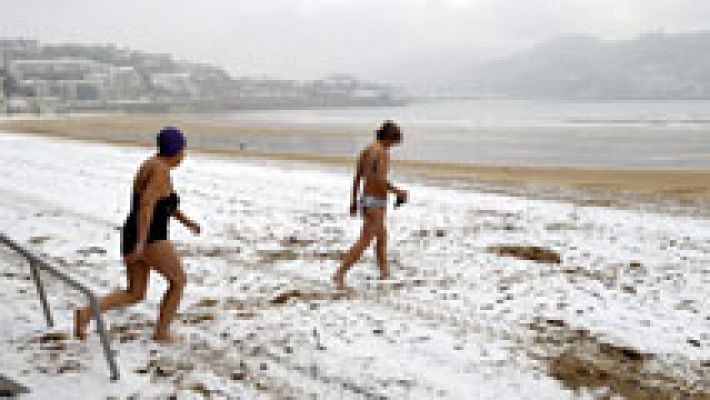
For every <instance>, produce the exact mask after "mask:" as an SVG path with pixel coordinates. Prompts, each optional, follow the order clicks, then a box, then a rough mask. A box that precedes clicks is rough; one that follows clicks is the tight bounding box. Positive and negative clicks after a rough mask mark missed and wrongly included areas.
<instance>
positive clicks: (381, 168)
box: [377, 152, 407, 201]
mask: <svg viewBox="0 0 710 400" xmlns="http://www.w3.org/2000/svg"><path fill="white" fill-rule="evenodd" d="M389 163H390V156H389V153H387V152H382V154H381V155H380V158H379V160H378V165H377V175H378V178H379V179H381V180H383V181H384V182H385V185H386V187H387V191H388V192H392V193H394V194H396V195H397V196H398V197H400V198H402V199H403V200H404V201H406V200H407V191H406V190H402V189H400V188H398V187H397V186H395V185H393V184H392V182H390V181H389V180H388V179H387V175H388V174H389Z"/></svg>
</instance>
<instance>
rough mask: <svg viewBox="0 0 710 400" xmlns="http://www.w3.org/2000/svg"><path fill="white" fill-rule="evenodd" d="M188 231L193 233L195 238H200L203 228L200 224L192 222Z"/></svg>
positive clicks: (188, 226)
mask: <svg viewBox="0 0 710 400" xmlns="http://www.w3.org/2000/svg"><path fill="white" fill-rule="evenodd" d="M187 229H189V230H190V232H192V234H193V235H195V236H200V233H202V227H201V226H200V224H198V223H197V222H194V221H190V223H189V224H188V225H187Z"/></svg>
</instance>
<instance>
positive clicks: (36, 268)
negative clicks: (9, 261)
mask: <svg viewBox="0 0 710 400" xmlns="http://www.w3.org/2000/svg"><path fill="white" fill-rule="evenodd" d="M0 243H3V244H5V245H6V246H7V247H9V248H11V249H12V250H14V251H15V252H17V253H19V254H20V255H21V256H22V257H24V258H25V259H26V260H27V261H28V262H29V263H30V270H31V271H32V279H33V280H34V281H35V285H36V286H37V292H38V293H39V298H40V301H41V302H42V307H43V308H44V317H45V319H46V320H47V325H48V326H50V327H52V326H54V321H53V320H52V313H51V310H50V309H49V303H48V302H47V296H46V293H45V291H44V285H43V284H42V279H41V277H40V270H45V271H46V272H48V273H50V274H52V275H54V276H55V277H56V278H58V279H60V280H62V281H64V282H65V283H66V284H67V285H69V286H71V287H72V288H74V289H76V290H78V291H79V292H81V293H82V294H83V295H84V296H86V297H87V298H88V299H89V308H90V310H91V314H92V316H93V318H94V320H96V330H97V331H98V333H99V338H100V340H101V346H102V347H103V351H104V356H105V357H106V362H107V363H108V368H109V371H110V373H111V380H112V381H117V380H118V379H119V371H118V365H117V364H116V360H115V358H114V355H113V351H112V350H111V342H110V341H109V338H108V334H107V332H106V328H105V327H104V322H103V319H102V318H101V308H100V307H99V302H98V300H97V298H96V295H94V292H92V291H91V289H89V288H88V287H86V286H84V285H83V284H82V283H81V282H79V281H77V280H76V279H74V278H72V277H71V276H69V275H67V274H66V273H65V272H63V271H60V270H59V269H57V268H55V267H53V266H52V265H50V264H48V263H47V262H45V261H43V260H42V259H40V258H38V257H37V256H35V255H34V254H32V253H30V252H29V251H28V250H27V249H25V248H24V247H22V246H20V245H19V244H17V243H15V242H14V241H12V240H10V239H9V238H8V237H7V236H5V235H4V234H2V233H0Z"/></svg>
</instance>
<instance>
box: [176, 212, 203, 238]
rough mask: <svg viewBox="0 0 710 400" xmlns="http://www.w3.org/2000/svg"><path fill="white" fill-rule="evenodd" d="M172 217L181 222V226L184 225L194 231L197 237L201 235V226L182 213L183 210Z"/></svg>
mask: <svg viewBox="0 0 710 400" xmlns="http://www.w3.org/2000/svg"><path fill="white" fill-rule="evenodd" d="M172 217H173V218H175V219H176V220H178V221H180V223H181V224H183V225H184V226H185V227H186V228H187V229H189V230H190V231H192V233H194V234H195V235H199V234H200V232H201V231H202V228H201V227H200V224H198V223H197V222H195V221H193V220H192V219H190V217H188V216H187V215H185V213H184V212H182V210H180V209H179V208H178V209H175V211H173V213H172Z"/></svg>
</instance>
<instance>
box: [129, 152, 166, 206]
mask: <svg viewBox="0 0 710 400" xmlns="http://www.w3.org/2000/svg"><path fill="white" fill-rule="evenodd" d="M149 186H150V189H151V191H155V192H157V193H156V194H157V196H158V197H164V196H167V195H169V194H170V191H171V190H172V189H171V186H172V185H171V184H170V177H169V170H168V169H167V168H166V167H165V165H163V163H162V162H160V160H158V158H157V157H151V158H149V159H147V160H145V161H144V162H143V164H141V166H140V167H139V168H138V172H137V173H136V176H135V178H134V179H133V193H134V194H139V195H140V194H142V193H143V192H145V191H146V190H147V189H149Z"/></svg>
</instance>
